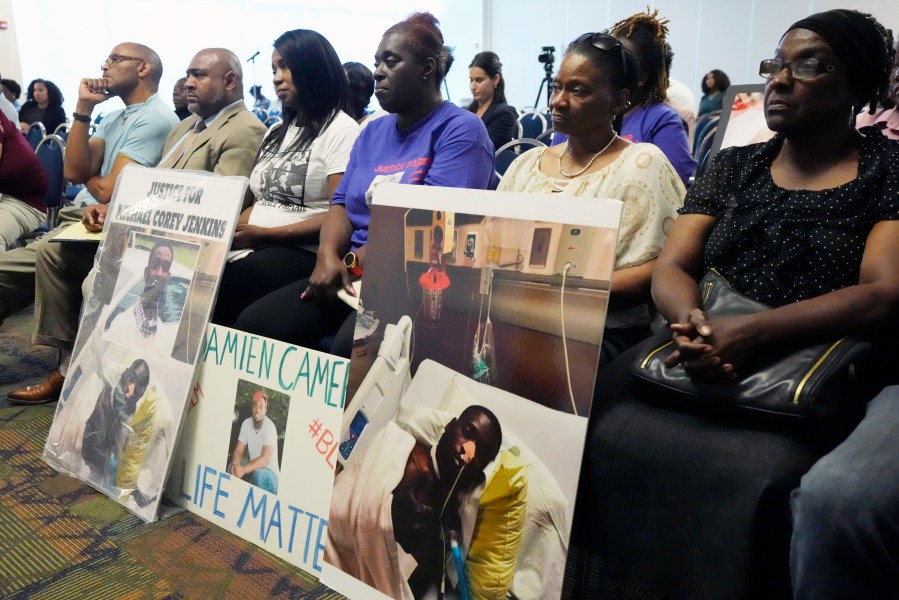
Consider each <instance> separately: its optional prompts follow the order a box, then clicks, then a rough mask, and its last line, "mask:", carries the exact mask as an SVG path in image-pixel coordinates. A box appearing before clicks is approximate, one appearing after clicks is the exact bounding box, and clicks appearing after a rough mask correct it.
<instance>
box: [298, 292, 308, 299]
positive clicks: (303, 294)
mask: <svg viewBox="0 0 899 600" xmlns="http://www.w3.org/2000/svg"><path fill="white" fill-rule="evenodd" d="M308 295H309V290H303V293H302V294H300V300H305V299H306V296H308Z"/></svg>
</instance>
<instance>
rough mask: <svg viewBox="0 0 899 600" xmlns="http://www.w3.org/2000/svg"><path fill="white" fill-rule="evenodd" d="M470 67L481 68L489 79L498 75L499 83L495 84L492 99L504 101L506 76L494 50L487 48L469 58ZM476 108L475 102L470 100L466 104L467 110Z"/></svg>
mask: <svg viewBox="0 0 899 600" xmlns="http://www.w3.org/2000/svg"><path fill="white" fill-rule="evenodd" d="M472 67H477V68H479V69H483V70H484V72H485V73H487V77H489V78H490V79H493V78H494V77H496V76H497V75H499V83H498V84H496V89H495V90H494V91H493V101H494V102H497V103H499V102H505V101H506V78H505V77H503V63H502V62H501V61H500V60H499V56H497V54H496V52H490V51H489V50H487V51H486V52H478V53H477V54H475V55H474V58H473V59H472V60H471V64H470V65H468V68H469V69H470V68H472ZM477 108H478V107H477V103H476V102H472V103H471V104H470V105H469V106H468V110H470V111H475V110H477Z"/></svg>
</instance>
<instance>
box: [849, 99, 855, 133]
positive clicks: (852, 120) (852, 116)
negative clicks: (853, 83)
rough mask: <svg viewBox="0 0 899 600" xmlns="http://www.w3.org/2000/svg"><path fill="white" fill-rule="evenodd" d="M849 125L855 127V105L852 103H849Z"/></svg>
mask: <svg viewBox="0 0 899 600" xmlns="http://www.w3.org/2000/svg"><path fill="white" fill-rule="evenodd" d="M849 127H850V129H854V128H855V106H854V105H852V104H850V105H849Z"/></svg>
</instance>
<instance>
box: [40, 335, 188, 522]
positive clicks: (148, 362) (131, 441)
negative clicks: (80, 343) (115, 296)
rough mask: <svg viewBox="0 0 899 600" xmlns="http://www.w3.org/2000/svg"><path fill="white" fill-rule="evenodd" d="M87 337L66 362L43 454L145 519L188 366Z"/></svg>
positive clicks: (164, 466) (151, 513) (164, 464)
mask: <svg viewBox="0 0 899 600" xmlns="http://www.w3.org/2000/svg"><path fill="white" fill-rule="evenodd" d="M94 343H95V344H96V346H97V347H96V348H93V349H92V350H96V352H97V356H94V352H93V351H89V352H84V353H82V354H81V355H80V357H79V358H78V359H76V360H75V361H73V363H72V364H71V365H70V367H69V375H68V377H66V382H65V387H64V389H63V392H62V394H61V397H60V401H59V408H58V409H57V414H56V417H55V418H54V420H53V424H52V425H51V427H50V432H49V434H48V436H47V444H46V449H45V452H44V459H45V460H47V461H48V462H50V464H52V465H54V466H55V467H57V468H60V469H62V470H64V471H66V472H68V473H70V474H72V475H74V476H76V477H78V478H80V479H82V480H84V481H86V482H88V483H90V484H91V485H93V486H94V487H95V488H97V489H98V490H100V491H102V492H103V493H105V494H107V495H108V496H110V497H111V498H113V499H115V500H117V501H118V502H120V503H121V504H124V505H125V506H127V507H128V508H129V509H131V510H132V511H133V512H134V513H136V514H138V515H139V516H141V517H143V518H144V519H145V520H153V518H154V517H155V514H156V510H157V507H158V504H159V501H160V494H161V491H162V488H163V484H164V483H165V481H166V477H167V473H168V465H169V458H170V456H171V453H172V450H173V449H174V446H175V435H176V433H177V430H178V420H177V419H178V417H179V415H180V413H181V410H182V407H183V398H184V397H185V394H186V393H187V388H188V385H189V382H190V376H191V371H192V369H191V367H189V366H187V365H183V364H181V363H177V362H172V361H165V360H162V359H159V358H158V357H153V356H148V355H145V354H143V353H140V352H138V351H137V350H133V349H128V348H123V347H121V346H117V345H115V344H104V343H99V342H98V341H97V339H96V338H94ZM96 358H99V360H96Z"/></svg>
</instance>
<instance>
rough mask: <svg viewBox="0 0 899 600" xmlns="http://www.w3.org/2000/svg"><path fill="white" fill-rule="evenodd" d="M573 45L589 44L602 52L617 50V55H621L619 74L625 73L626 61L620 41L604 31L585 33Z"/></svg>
mask: <svg viewBox="0 0 899 600" xmlns="http://www.w3.org/2000/svg"><path fill="white" fill-rule="evenodd" d="M573 43H574V44H575V45H577V44H590V45H591V46H593V47H594V48H598V49H599V50H602V51H603V52H612V51H613V50H615V49H616V48H617V49H618V53H619V54H620V55H621V73H622V75H624V74H626V73H627V61H626V60H625V58H624V47H623V46H622V45H621V40H619V39H618V38H616V37H615V36H614V35H609V34H608V33H606V32H604V31H600V32H598V33H585V34H584V35H582V36H579V37H578V38H577V39H575V40H574V42H573Z"/></svg>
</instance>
